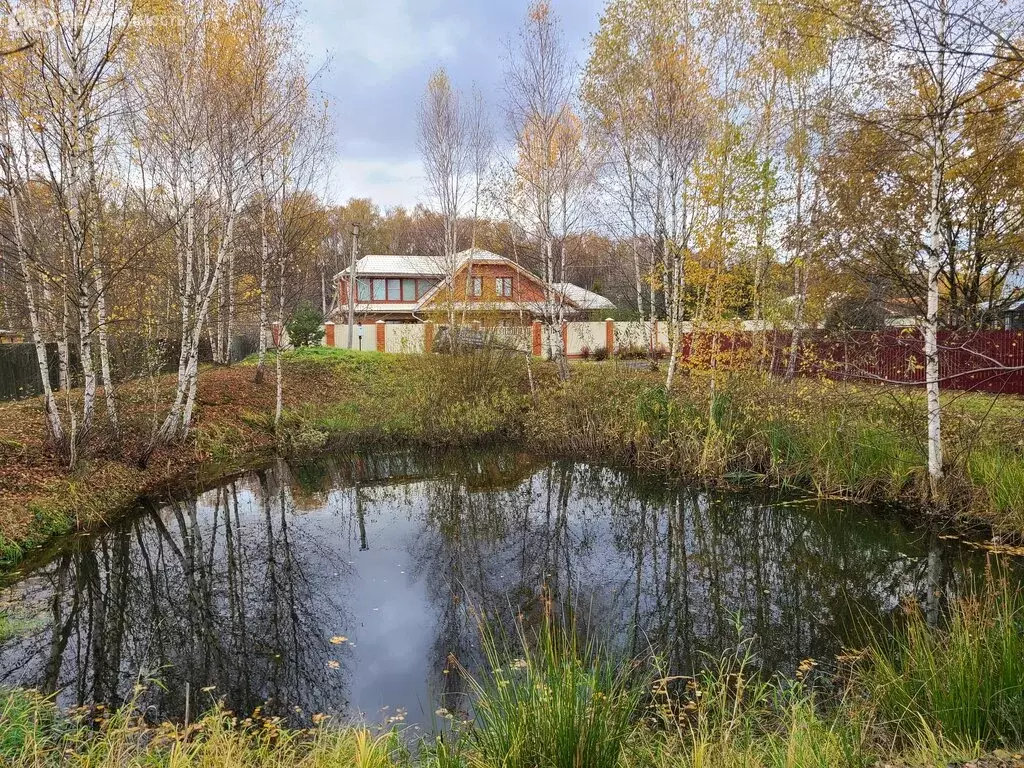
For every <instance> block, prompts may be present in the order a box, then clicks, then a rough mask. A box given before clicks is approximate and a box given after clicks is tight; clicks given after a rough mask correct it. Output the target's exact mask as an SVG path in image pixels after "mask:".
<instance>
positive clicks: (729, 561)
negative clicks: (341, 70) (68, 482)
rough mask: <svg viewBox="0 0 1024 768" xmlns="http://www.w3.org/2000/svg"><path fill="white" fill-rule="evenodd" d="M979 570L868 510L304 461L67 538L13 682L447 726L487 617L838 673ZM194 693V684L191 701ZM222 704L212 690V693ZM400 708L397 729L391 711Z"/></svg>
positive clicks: (4, 651) (480, 462)
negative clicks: (835, 658) (549, 608)
mask: <svg viewBox="0 0 1024 768" xmlns="http://www.w3.org/2000/svg"><path fill="white" fill-rule="evenodd" d="M978 565H979V564H978V562H977V558H976V557H974V556H973V555H972V554H971V553H969V552H965V551H963V550H961V549H958V548H957V547H956V546H955V545H954V544H953V543H951V542H947V541H942V540H939V539H937V538H934V537H932V538H929V537H927V536H924V535H915V534H913V533H911V532H908V531H907V530H905V529H903V528H902V527H900V526H899V525H897V524H896V523H894V522H891V521H885V520H882V519H879V518H877V517H875V516H872V515H870V514H868V513H867V512H866V511H865V510H864V509H862V508H861V509H859V508H855V507H850V506H846V505H838V504H826V505H818V504H808V503H806V502H794V501H789V502H787V501H780V500H778V499H775V498H773V497H771V496H766V495H759V494H753V495H752V494H727V493H709V492H706V491H704V490H698V489H694V488H680V487H674V486H666V485H663V484H658V483H654V482H651V481H650V480H644V479H642V478H638V477H636V476H632V475H630V474H627V473H622V472H617V471H612V470H608V469H604V468H600V467H595V466H589V465H585V464H574V463H570V462H558V463H551V464H540V465H538V464H536V463H535V462H533V461H531V460H530V458H529V457H527V456H524V455H521V454H516V453H500V454H486V455H466V454H462V455H453V456H440V457H437V456H433V457H425V456H416V455H412V454H397V455H374V456H352V457H345V458H342V459H335V460H324V461H320V462H316V463H307V464H303V465H296V466H290V465H288V464H286V463H285V462H283V461H278V462H277V463H275V464H273V465H272V466H269V467H267V468H265V469H262V470H260V471H256V472H252V473H249V474H247V475H244V476H242V477H240V478H238V479H236V480H234V481H232V482H229V483H226V484H224V485H222V486H220V487H218V488H215V489H212V490H209V491H206V492H204V493H201V494H199V495H197V496H195V495H193V496H189V495H185V496H182V497H181V498H174V499H171V500H169V501H166V502H163V503H160V504H159V505H157V504H150V505H148V506H146V507H145V508H144V509H142V510H140V512H139V513H138V514H137V515H135V516H134V517H133V518H131V519H129V520H127V521H125V522H123V523H122V524H120V525H118V526H116V527H114V528H112V529H111V530H109V531H106V532H104V533H102V534H98V535H95V536H88V537H78V538H74V539H72V540H70V541H69V542H67V544H66V545H65V546H64V547H62V548H61V549H60V551H58V552H57V553H56V555H55V556H54V557H53V558H52V560H50V561H49V562H47V563H45V564H43V565H41V566H39V567H36V568H34V569H33V570H31V572H29V573H28V574H26V575H24V576H23V577H21V580H20V581H17V582H13V583H10V584H8V586H6V587H5V588H4V592H5V594H4V599H6V600H14V601H17V602H19V603H20V604H21V606H22V608H21V610H23V611H28V612H30V613H31V614H33V615H34V616H35V617H36V618H37V619H38V621H37V622H36V623H35V625H34V626H35V627H36V628H35V629H34V630H33V631H32V632H30V633H29V634H28V635H27V636H23V637H20V638H17V639H12V640H9V641H8V642H7V643H6V644H5V645H3V646H2V647H0V684H3V685H12V684H18V685H34V686H37V687H39V688H41V689H43V690H45V691H47V692H59V700H60V701H61V703H63V704H66V705H75V704H84V703H92V702H103V703H106V704H108V705H117V704H121V703H123V702H124V701H125V700H127V699H129V698H130V697H132V696H133V695H134V693H133V691H134V689H135V685H136V683H137V682H138V681H139V680H140V679H150V678H156V679H159V680H160V681H161V683H162V686H161V687H152V686H151V687H149V688H147V690H146V692H145V693H143V694H141V698H142V703H143V704H144V705H145V706H147V707H149V708H150V712H151V713H152V714H153V716H154V717H170V718H181V717H182V716H183V715H184V711H185V706H186V703H185V698H186V690H187V691H189V695H190V698H191V702H190V706H191V709H192V711H196V709H197V708H202V707H203V706H205V705H206V704H208V703H209V701H210V700H211V697H213V696H220V697H223V698H224V699H225V701H226V703H227V705H228V706H229V707H230V708H232V709H233V710H234V711H236V712H245V713H247V712H251V711H252V710H253V709H254V708H255V707H256V706H258V705H263V706H264V710H265V711H268V712H270V713H272V714H278V715H282V716H286V717H289V718H291V719H294V720H302V719H304V717H307V716H309V715H311V714H313V713H314V712H330V713H338V714H341V715H345V716H357V715H359V714H362V715H365V716H366V717H368V718H370V719H376V718H380V717H389V716H394V714H395V713H396V712H397V711H399V710H404V711H406V712H407V713H408V718H409V720H411V721H417V722H421V723H430V721H431V713H433V711H434V709H435V708H436V707H437V706H439V705H440V704H441V703H442V702H443V704H444V705H445V706H446V707H448V708H449V709H462V708H465V707H466V701H465V695H466V694H465V691H464V683H463V682H462V681H461V680H460V679H459V677H458V675H455V674H446V672H445V670H446V667H447V666H448V664H447V661H446V660H447V659H448V658H449V656H450V655H453V656H454V657H456V658H458V659H459V660H460V661H462V662H463V663H467V664H470V665H472V664H474V663H475V661H476V660H477V659H478V655H479V647H478V642H477V635H478V632H477V618H478V616H479V615H480V614H481V613H486V614H487V615H488V616H491V617H497V618H499V619H500V620H501V621H504V622H506V623H510V622H511V621H512V620H514V619H515V618H516V617H519V618H521V620H523V621H526V622H530V621H536V620H537V617H538V614H539V611H540V604H541V599H542V597H547V596H549V597H550V598H551V599H553V600H554V601H556V602H559V603H565V602H568V601H572V602H573V603H574V604H575V606H576V613H577V616H579V617H583V622H582V623H585V624H586V627H588V628H589V629H590V630H591V631H593V632H595V633H597V634H598V635H599V636H600V637H601V638H603V640H604V641H605V642H608V643H612V644H615V645H616V646H619V647H622V648H624V649H625V650H628V651H629V652H632V653H643V652H646V651H647V650H649V649H653V650H655V651H657V652H658V653H660V654H661V655H663V656H664V657H665V658H666V660H667V661H668V663H669V664H670V666H671V668H672V669H673V670H674V671H677V672H684V673H685V672H688V671H690V670H692V669H693V668H694V666H695V665H697V664H700V663H701V661H702V660H703V659H704V658H706V655H707V654H712V655H717V654H720V653H722V652H723V651H726V650H728V649H730V648H733V647H735V646H736V644H737V640H738V638H737V633H736V624H737V622H740V623H742V625H743V627H744V631H745V633H746V634H747V635H750V636H753V637H754V638H755V646H754V647H755V649H756V652H757V660H758V663H759V664H760V665H761V666H762V667H764V668H765V669H773V670H782V671H791V670H792V669H793V668H794V667H795V666H796V664H797V663H798V662H799V661H800V660H801V659H803V658H807V657H815V658H819V659H827V658H830V657H831V656H832V655H834V654H835V653H836V652H838V651H839V650H840V648H841V647H842V644H843V642H844V640H850V639H851V638H853V632H854V622H855V620H856V619H858V618H863V617H864V616H869V617H873V618H878V619H879V620H883V621H884V620H885V617H887V616H889V615H890V614H892V613H893V612H894V611H895V609H897V608H898V607H899V605H900V604H901V601H904V600H906V599H909V598H913V599H917V600H919V601H922V602H923V603H924V605H925V608H926V611H927V613H928V615H929V617H930V618H932V619H935V620H937V619H938V617H939V615H940V614H941V611H942V604H943V601H945V600H948V598H949V597H950V595H952V594H955V592H956V590H957V587H958V585H960V584H962V583H963V581H964V580H965V578H966V577H967V574H968V573H969V572H970V571H971V569H973V568H977V567H978ZM186 684H187V685H186ZM210 686H215V689H214V690H208V691H204V690H203V689H205V688H209V687H210ZM385 707H387V708H388V709H386V710H384V711H383V714H382V709H383V708H385Z"/></svg>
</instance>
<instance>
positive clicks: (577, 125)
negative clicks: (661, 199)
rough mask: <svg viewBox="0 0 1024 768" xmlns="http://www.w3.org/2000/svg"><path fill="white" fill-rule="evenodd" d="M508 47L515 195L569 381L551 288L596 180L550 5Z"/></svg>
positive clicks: (561, 307) (556, 351)
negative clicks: (535, 249)
mask: <svg viewBox="0 0 1024 768" xmlns="http://www.w3.org/2000/svg"><path fill="white" fill-rule="evenodd" d="M509 48H510V50H509V60H508V68H507V70H506V74H505V95H506V102H505V110H506V115H507V119H508V123H509V127H510V129H511V131H512V134H513V137H514V146H515V158H514V160H513V161H512V162H511V163H510V167H511V168H512V169H513V173H514V182H513V189H512V190H510V194H512V195H513V196H514V197H515V199H516V200H517V201H518V206H517V208H518V210H519V211H520V214H519V215H520V217H521V219H522V221H523V223H524V224H525V226H527V227H528V228H529V229H530V230H531V231H532V233H533V235H534V237H535V238H536V240H537V242H538V245H539V250H540V263H541V265H542V270H543V275H542V277H543V278H544V283H545V287H544V310H543V311H544V325H545V332H546V335H547V339H548V346H549V348H550V349H551V351H552V356H553V357H554V358H555V360H556V362H557V364H558V371H559V376H560V377H561V378H562V379H563V380H565V379H567V378H568V376H569V367H568V362H567V360H566V355H565V349H564V345H563V343H562V334H561V325H562V322H563V320H564V317H565V299H564V296H562V294H561V293H559V292H557V291H555V290H554V288H553V287H552V284H553V283H555V282H562V281H563V280H564V279H565V268H566V264H565V256H566V249H565V239H566V238H567V237H568V236H569V234H570V230H571V229H572V228H574V227H575V226H578V224H579V216H580V206H581V204H582V202H583V195H584V193H585V190H586V189H587V187H588V186H589V185H590V183H591V181H592V178H593V177H592V174H591V171H590V168H589V167H588V158H587V153H586V150H585V149H584V148H583V145H582V142H583V138H584V136H583V130H582V123H581V121H580V120H579V118H578V117H577V116H576V114H575V113H574V111H573V102H574V90H573V85H574V83H573V76H572V72H571V65H570V60H569V57H568V53H567V51H566V50H565V46H564V43H563V40H562V36H561V31H560V29H559V26H558V21H557V19H556V17H555V15H554V13H553V12H552V10H551V7H550V5H549V4H548V3H547V2H545V0H537V2H534V3H533V4H532V5H531V6H530V8H529V10H528V12H527V16H526V21H525V23H524V25H523V27H522V29H521V30H520V32H519V34H518V36H517V38H516V39H515V41H514V42H513V43H512V44H511V45H510V46H509Z"/></svg>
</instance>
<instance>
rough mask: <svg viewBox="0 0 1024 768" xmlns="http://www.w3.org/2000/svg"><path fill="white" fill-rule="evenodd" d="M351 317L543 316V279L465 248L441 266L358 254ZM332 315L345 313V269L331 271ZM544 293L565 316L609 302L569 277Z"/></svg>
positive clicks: (512, 320)
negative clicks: (334, 301) (333, 284)
mask: <svg viewBox="0 0 1024 768" xmlns="http://www.w3.org/2000/svg"><path fill="white" fill-rule="evenodd" d="M355 272H356V295H355V307H354V308H355V318H356V322H358V323H359V324H366V323H375V322H377V321H384V322H388V323H420V322H424V321H426V320H430V319H434V320H438V321H439V322H445V318H446V317H447V316H448V314H449V312H451V311H452V310H454V311H455V312H457V313H459V314H460V316H461V315H463V314H464V315H465V316H466V317H468V318H469V319H471V320H479V321H484V322H486V323H488V324H500V325H522V324H524V323H529V322H530V321H532V320H533V319H535V318H541V317H543V316H544V308H545V296H546V293H547V292H546V291H545V287H544V281H543V280H542V279H541V278H539V277H537V276H536V275H534V274H533V273H532V272H529V271H528V270H526V269H523V268H522V267H521V266H519V265H518V264H516V263H515V262H514V261H512V260H511V259H506V258H505V257H504V256H499V255H498V254H496V253H491V252H490V251H484V250H480V249H469V250H466V251H462V252H461V253H458V254H456V255H455V259H454V263H453V264H451V265H450V266H446V265H445V264H444V263H443V262H442V260H440V259H436V258H433V257H430V256H396V255H373V256H364V257H363V258H361V259H359V260H358V261H357V262H356V265H355ZM335 281H336V283H337V285H338V305H337V308H336V309H335V310H334V312H333V313H332V314H331V319H333V320H335V321H336V322H339V323H340V322H345V321H346V320H347V317H348V303H349V287H348V283H349V271H348V270H345V271H344V272H340V273H338V275H336V276H335ZM551 293H552V296H553V297H554V300H555V301H556V302H559V303H560V304H561V306H562V308H563V315H564V316H565V317H566V318H567V319H568V318H571V317H573V316H577V315H580V314H582V313H584V312H587V311H592V310H610V309H614V308H615V305H614V304H612V303H611V302H610V301H608V299H606V298H604V297H603V296H600V295H598V294H596V293H594V292H593V291H588V290H586V289H585V288H581V287H580V286H578V285H573V284H572V283H553V284H552V285H551Z"/></svg>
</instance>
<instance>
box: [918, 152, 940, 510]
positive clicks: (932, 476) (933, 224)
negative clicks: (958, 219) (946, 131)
mask: <svg viewBox="0 0 1024 768" xmlns="http://www.w3.org/2000/svg"><path fill="white" fill-rule="evenodd" d="M941 154H942V142H941V139H940V140H939V141H937V142H936V146H935V148H934V151H933V155H932V169H931V194H930V201H929V212H928V244H929V248H928V262H927V268H928V296H927V301H928V308H927V312H926V314H925V319H924V326H923V328H922V331H923V333H924V360H925V389H926V390H927V396H928V483H929V487H930V490H931V495H932V501H933V502H934V501H936V500H937V499H938V497H939V489H940V485H941V482H942V476H943V467H942V403H941V401H940V400H939V373H940V371H939V344H938V330H939V269H940V258H939V251H940V249H941V247H942V233H941V232H940V230H939V213H940V212H939V208H940V204H941V200H940V195H941V187H942V159H941Z"/></svg>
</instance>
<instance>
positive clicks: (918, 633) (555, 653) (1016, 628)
mask: <svg viewBox="0 0 1024 768" xmlns="http://www.w3.org/2000/svg"><path fill="white" fill-rule="evenodd" d="M564 626H565V625H564V624H560V623H558V622H557V621H553V620H552V619H551V618H550V617H548V618H547V619H546V620H544V621H542V622H541V623H540V625H539V626H538V627H535V628H533V629H529V628H526V627H521V636H520V637H519V638H518V639H517V642H512V643H511V645H510V646H507V647H509V648H510V649H511V650H510V651H508V652H503V651H500V650H499V648H501V647H506V644H505V643H499V642H496V640H495V638H493V637H491V636H489V635H488V634H487V633H486V631H484V633H483V642H484V645H485V648H486V649H487V652H488V660H489V664H490V672H489V674H486V675H485V676H482V677H478V678H473V677H471V676H469V675H468V673H465V672H464V671H463V672H462V673H463V674H466V675H467V683H468V685H469V688H470V691H471V692H472V694H473V709H474V711H475V713H476V714H475V720H473V721H471V722H466V723H463V724H458V725H456V726H454V727H453V728H452V729H449V730H446V731H445V732H444V735H443V736H438V735H432V736H429V737H427V738H426V739H422V740H421V741H418V742H417V741H415V740H414V739H413V737H412V736H411V735H410V734H400V733H398V732H397V731H388V732H378V731H374V730H370V729H366V728H360V727H352V726H349V727H342V726H335V725H333V724H331V723H330V722H329V721H328V722H323V721H322V719H321V718H320V717H319V716H314V718H313V719H314V720H315V721H317V724H316V725H315V726H314V727H312V728H310V729H305V730H290V729H287V728H284V727H282V726H281V724H280V723H279V722H277V721H274V720H269V721H268V720H263V721H258V722H255V723H254V722H253V721H252V720H251V719H246V720H244V721H242V722H239V720H238V719H237V717H236V716H234V715H232V714H231V713H228V712H225V711H223V710H222V709H219V708H216V707H215V708H214V709H213V710H212V711H211V712H209V713H208V714H206V715H205V716H204V717H202V718H201V719H200V720H199V721H198V722H196V723H192V724H190V725H189V726H187V727H185V726H182V725H173V724H166V723H165V724H163V725H159V726H154V725H152V724H147V723H145V722H144V721H143V720H142V718H141V717H140V716H139V714H138V713H137V712H135V711H134V710H133V708H132V707H131V705H128V706H126V707H124V708H123V709H121V710H120V711H118V712H113V713H106V712H103V711H102V710H90V711H87V712H79V713H75V714H72V715H68V714H63V713H59V712H58V711H57V710H56V709H55V707H54V706H53V704H52V703H51V702H50V701H49V700H47V699H44V698H43V697H40V696H39V695H37V694H35V693H32V692H25V691H8V692H6V693H0V763H2V764H3V765H10V766H14V767H17V768H46V767H48V766H56V765H62V766H79V767H80V768H113V766H175V767H178V768H186V767H188V768H191V767H192V766H197V767H198V766H204V767H206V768H222V767H223V768H228V767H229V766H231V767H233V766H252V767H253V768H263V767H264V766H267V767H268V768H269V767H270V766H282V767H283V766H307V767H308V768H320V767H321V766H322V767H323V768H327V766H332V767H334V766H363V767H364V768H377V767H378V766H379V767H383V768H398V767H400V766H406V767H411V766H418V767H420V768H456V767H466V768H469V767H471V766H477V767H479V768H484V767H487V768H499V767H500V768H538V767H539V766H544V767H545V768H582V767H583V766H586V768H669V767H670V766H708V767H714V768H732V767H733V766H736V767H737V768H738V767H739V766H746V767H748V768H769V767H771V768H818V767H819V766H820V767H821V768H831V767H833V766H850V767H851V768H859V767H861V766H871V765H886V766H947V765H962V763H961V762H959V761H964V760H972V761H974V762H972V765H975V766H979V767H980V766H988V765H991V766H993V768H994V767H995V766H1002V767H1003V768H1006V767H1007V766H1012V765H1021V764H1024V762H1022V761H1021V759H1020V755H1019V754H1018V753H1017V752H1016V750H1020V749H1021V747H1022V746H1024V734H1022V733H1021V727H1020V724H1021V723H1022V722H1024V676H1022V675H1021V674H1020V672H1021V670H1020V664H1021V661H1020V660H1021V658H1024V634H1022V632H1021V629H1022V628H1024V601H1022V599H1021V595H1020V593H1019V592H1018V591H1016V590H1015V589H1011V588H1010V587H1009V586H1007V585H1006V584H1005V583H997V582H991V583H990V584H988V585H987V586H986V587H985V588H984V589H983V590H982V591H981V592H979V593H978V594H977V595H975V596H973V597H969V598H967V599H965V601H964V602H961V603H959V604H957V605H955V606H954V607H953V610H952V616H951V618H950V620H949V622H948V626H947V627H946V628H945V629H939V628H935V627H932V626H930V625H929V624H928V622H926V621H925V618H924V617H923V616H922V615H921V614H920V613H919V612H916V611H915V610H909V612H908V617H907V623H906V626H905V628H904V629H902V630H900V631H898V632H897V633H896V635H895V636H893V637H892V638H889V639H886V640H884V641H879V642H876V643H874V644H872V645H871V646H870V647H869V648H868V649H866V650H865V651H863V652H861V653H858V654H850V655H849V656H847V657H844V658H843V659H842V660H841V663H840V667H839V672H838V673H837V674H835V675H832V676H828V677H826V676H824V675H823V674H819V673H818V672H817V664H816V662H815V660H811V659H808V660H806V661H804V662H802V663H801V664H800V666H799V668H798V669H797V670H794V675H793V676H792V677H791V678H788V679H780V678H771V679H764V678H762V677H760V676H759V675H758V673H757V670H756V664H755V661H754V659H753V658H752V657H751V656H750V655H749V654H747V653H745V651H744V648H745V647H746V646H745V645H744V644H742V643H741V644H740V645H739V650H738V651H737V652H736V654H734V655H731V656H727V657H723V658H722V659H720V660H718V661H717V663H712V664H711V665H710V669H709V671H707V672H705V673H704V674H702V675H700V676H699V677H696V678H666V677H665V676H664V675H663V674H662V673H661V672H660V671H659V670H660V665H659V661H658V659H657V657H653V656H652V657H648V658H639V659H632V660H624V659H620V658H615V657H614V656H611V655H609V654H607V653H605V652H603V651H602V650H601V649H600V648H598V647H596V646H593V645H589V644H587V643H586V642H584V641H582V640H580V639H579V638H578V637H577V633H576V632H574V631H565V630H563V629H562V627H564ZM570 626H571V625H570ZM438 715H439V717H447V716H448V714H447V713H446V712H444V711H443V710H439V712H438ZM453 719H457V718H453ZM983 754H988V755H990V759H985V758H982V759H981V760H978V758H979V756H981V755H983Z"/></svg>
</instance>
